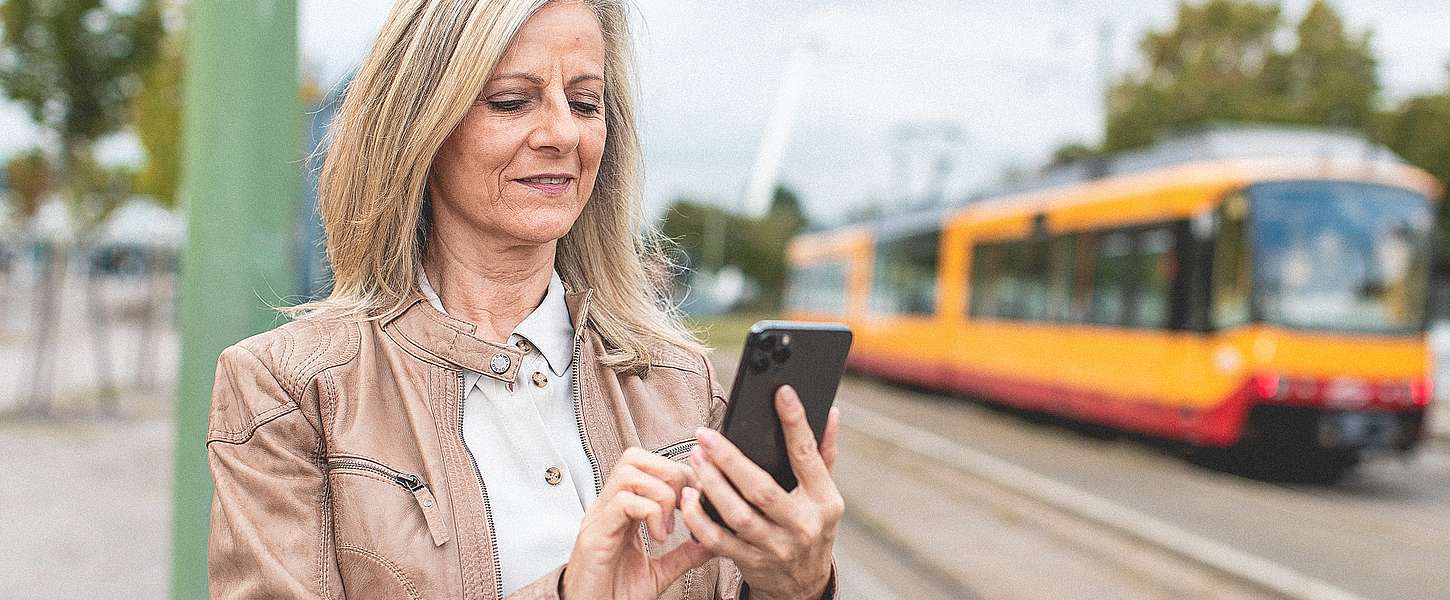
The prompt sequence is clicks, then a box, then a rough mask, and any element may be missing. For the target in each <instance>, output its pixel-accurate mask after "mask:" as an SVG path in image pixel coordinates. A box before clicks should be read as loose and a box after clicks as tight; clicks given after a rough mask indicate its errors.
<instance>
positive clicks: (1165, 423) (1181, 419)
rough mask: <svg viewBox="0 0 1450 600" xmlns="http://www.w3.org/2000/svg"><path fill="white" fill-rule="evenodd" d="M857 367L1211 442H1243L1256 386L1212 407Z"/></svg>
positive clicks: (1002, 379)
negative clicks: (1246, 419)
mask: <svg viewBox="0 0 1450 600" xmlns="http://www.w3.org/2000/svg"><path fill="white" fill-rule="evenodd" d="M850 366H851V368H852V369H853V370H856V371H859V372H863V373H868V374H872V375H877V376H880V377H884V378H887V379H892V380H896V381H901V382H904V383H909V384H912V385H919V386H922V387H926V388H930V389H936V390H943V391H950V392H955V393H964V394H973V395H980V396H986V397H988V398H990V399H991V400H993V401H997V402H1000V403H1003V404H1007V405H1009V406H1014V407H1017V408H1023V409H1028V410H1038V411H1044V412H1051V413H1057V414H1061V415H1064V416H1067V417H1070V418H1073V419H1077V420H1081V421H1087V422H1093V423H1100V424H1105V425H1111V426H1114V427H1119V428H1122V429H1126V430H1130V431H1136V432H1141V433H1145V434H1149V435H1154V436H1159V437H1165V438H1170V439H1177V440H1183V441H1187V442H1192V443H1195V444H1200V445H1206V446H1218V447H1225V446H1229V445H1231V444H1233V443H1234V442H1235V441H1237V440H1238V438H1239V436H1240V435H1241V433H1242V430H1243V424H1244V420H1245V418H1246V417H1247V415H1248V408H1249V406H1250V404H1251V402H1252V401H1251V394H1252V389H1251V384H1249V383H1245V385H1244V386H1243V387H1242V388H1240V389H1239V390H1237V391H1235V392H1234V393H1233V394H1231V395H1229V397H1227V398H1225V399H1224V400H1223V401H1222V402H1220V403H1219V404H1217V405H1216V406H1214V407H1212V408H1210V409H1208V410H1191V409H1186V408H1184V407H1181V406H1173V405H1168V404H1163V403H1159V402H1155V401H1154V399H1153V398H1132V397H1127V396H1123V395H1119V394H1112V393H1108V392H1103V391H1100V390H1090V389H1084V388H1077V387H1071V386H1062V385H1053V384H1045V383H1042V382H1036V381H1032V380H1029V379H1025V378H1020V377H1011V376H1001V375H988V374H985V373H981V372H975V371H972V370H967V369H944V368H940V367H936V366H933V365H927V364H922V363H919V362H914V361H905V360H900V359H894V358H889V357H882V356H869V355H863V354H858V353H854V352H853V353H852V355H851V360H850Z"/></svg>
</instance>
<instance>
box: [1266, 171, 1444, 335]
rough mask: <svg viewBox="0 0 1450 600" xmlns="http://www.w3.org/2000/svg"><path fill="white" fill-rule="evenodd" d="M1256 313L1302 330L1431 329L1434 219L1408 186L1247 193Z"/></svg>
mask: <svg viewBox="0 0 1450 600" xmlns="http://www.w3.org/2000/svg"><path fill="white" fill-rule="evenodd" d="M1247 192H1248V196H1249V207H1250V213H1251V217H1250V225H1249V227H1248V228H1247V229H1248V235H1249V237H1250V238H1251V243H1250V245H1249V247H1250V248H1251V251H1252V252H1253V254H1254V266H1253V278H1254V285H1253V289H1254V296H1255V308H1256V309H1257V311H1256V312H1258V314H1259V316H1260V317H1261V318H1262V319H1263V320H1265V321H1267V322H1270V323H1278V324H1281V325H1285V326H1288V327H1293V328H1301V329H1316V330H1337V331H1354V332H1366V333H1410V332H1414V331H1420V330H1423V328H1424V323H1425V306H1426V283H1427V280H1428V267H1429V259H1430V236H1431V228H1432V217H1431V207H1430V202H1429V200H1428V199H1426V198H1425V197H1424V196H1423V195H1421V194H1418V193H1415V192H1411V191H1408V190H1404V189H1400V188H1392V187H1386V186H1379V185H1370V184H1363V183H1350V182H1331V181H1312V182H1303V181H1301V182H1283V183H1265V184H1259V185H1255V186H1253V187H1251V188H1249V189H1248V190H1247Z"/></svg>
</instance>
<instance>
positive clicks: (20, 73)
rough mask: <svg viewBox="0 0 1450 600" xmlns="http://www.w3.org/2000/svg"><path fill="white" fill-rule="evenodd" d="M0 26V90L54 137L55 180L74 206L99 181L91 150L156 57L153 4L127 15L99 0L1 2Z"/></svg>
mask: <svg viewBox="0 0 1450 600" xmlns="http://www.w3.org/2000/svg"><path fill="white" fill-rule="evenodd" d="M0 24H3V27H4V32H3V35H0V90H3V92H4V93H5V96H6V97H8V98H10V99H11V100H14V101H16V102H18V103H19V104H20V105H21V106H23V107H24V108H25V109H26V110H27V111H28V112H29V113H30V118H31V119H32V120H33V121H35V123H36V124H38V125H40V126H41V127H42V128H43V129H45V130H46V131H48V132H49V133H51V134H52V135H54V136H55V139H56V142H57V144H58V150H59V152H58V157H57V160H56V164H55V165H54V166H55V175H56V179H55V182H56V183H58V184H59V185H60V187H61V188H62V192H63V194H64V196H65V197H66V198H67V199H68V200H69V201H71V203H72V206H74V205H75V204H78V203H79V202H80V201H81V200H82V198H83V197H84V196H85V195H86V194H87V193H89V192H92V191H95V189H94V188H90V187H88V186H92V185H98V184H97V183H96V181H97V180H98V179H100V178H98V177H96V176H95V173H94V169H93V162H92V161H91V158H90V157H91V146H92V145H93V144H94V143H95V141H96V140H97V139H99V138H101V137H102V136H105V135H106V134H109V133H112V132H114V131H116V130H117V129H119V128H120V127H121V126H122V125H123V124H125V122H126V119H127V116H128V114H127V107H128V105H129V101H130V99H131V97H132V96H133V95H135V93H136V92H137V91H138V89H139V88H140V86H141V76H142V74H143V73H144V72H145V70H146V68H147V67H148V66H149V65H150V63H151V61H152V60H153V58H154V57H155V55H156V50H157V44H158V41H159V40H160V38H161V34H162V25H161V15H160V11H159V10H158V8H157V3H156V1H155V0H145V1H143V2H141V3H140V4H139V6H138V7H137V8H136V9H135V10H134V11H130V12H126V11H121V10H117V9H115V8H112V7H111V6H110V3H108V2H104V1H103V0H6V1H5V2H4V3H3V4H0Z"/></svg>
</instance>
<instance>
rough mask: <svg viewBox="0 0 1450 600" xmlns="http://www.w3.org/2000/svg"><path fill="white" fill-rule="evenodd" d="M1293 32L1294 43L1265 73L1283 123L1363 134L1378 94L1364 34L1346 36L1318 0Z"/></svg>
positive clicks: (1371, 119)
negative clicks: (1279, 100) (1279, 103)
mask: <svg viewBox="0 0 1450 600" xmlns="http://www.w3.org/2000/svg"><path fill="white" fill-rule="evenodd" d="M1295 32H1296V33H1297V35H1298V40H1299V42H1298V45H1297V46H1296V47H1295V48H1294V50H1293V51H1292V52H1290V53H1289V54H1288V55H1286V56H1283V57H1282V58H1280V57H1275V59H1274V60H1273V61H1272V64H1271V70H1270V73H1269V74H1268V75H1270V76H1271V77H1275V78H1277V79H1278V81H1275V82H1274V85H1272V86H1271V87H1275V88H1276V89H1275V90H1274V91H1275V92H1277V94H1278V95H1279V96H1280V97H1282V98H1283V99H1284V104H1285V106H1284V107H1283V108H1282V109H1280V110H1281V111H1282V112H1283V115H1282V116H1283V118H1284V120H1287V121H1292V122H1298V123H1311V124H1318V125H1330V126H1336V127H1347V128H1352V129H1356V130H1360V131H1368V130H1369V129H1370V128H1371V127H1372V125H1373V122H1374V118H1375V103H1376V100H1377V98H1378V96H1379V92H1380V86H1379V80H1378V77H1377V75H1376V73H1375V66H1376V65H1375V59H1374V55H1373V54H1371V53H1370V36H1369V33H1367V32H1366V33H1361V34H1359V35H1353V36H1351V35H1350V34H1349V33H1348V32H1346V31H1345V29H1344V20H1343V19H1341V18H1340V16H1339V13H1337V12H1335V10H1334V8H1333V7H1331V6H1330V5H1329V4H1328V3H1327V2H1325V1H1324V0H1315V2H1314V4H1312V5H1310V6H1309V11H1308V12H1306V13H1305V14H1304V19H1303V20H1302V21H1300V22H1299V26H1298V27H1297V28H1296V29H1295ZM1279 65H1282V68H1281V69H1280V68H1278V67H1279Z"/></svg>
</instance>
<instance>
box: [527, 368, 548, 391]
mask: <svg viewBox="0 0 1450 600" xmlns="http://www.w3.org/2000/svg"><path fill="white" fill-rule="evenodd" d="M529 380H531V381H533V382H534V387H540V388H541V387H544V386H546V385H549V378H548V377H545V376H544V374H543V373H542V372H540V371H534V374H533V375H532V376H530V377H529Z"/></svg>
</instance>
